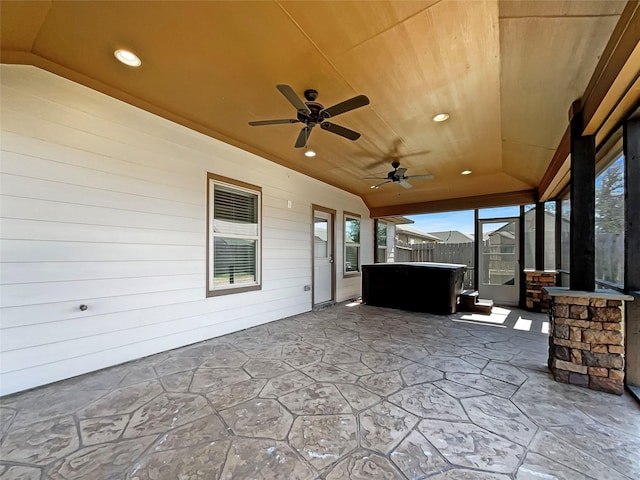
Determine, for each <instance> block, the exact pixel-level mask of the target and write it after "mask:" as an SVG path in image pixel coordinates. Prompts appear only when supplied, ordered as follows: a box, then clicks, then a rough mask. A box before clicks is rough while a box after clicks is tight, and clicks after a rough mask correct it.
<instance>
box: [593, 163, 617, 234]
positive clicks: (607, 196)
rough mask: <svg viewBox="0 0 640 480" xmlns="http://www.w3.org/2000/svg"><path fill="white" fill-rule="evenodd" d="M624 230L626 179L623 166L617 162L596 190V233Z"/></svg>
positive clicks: (609, 169)
mask: <svg viewBox="0 0 640 480" xmlns="http://www.w3.org/2000/svg"><path fill="white" fill-rule="evenodd" d="M623 230H624V179H623V172H622V164H621V163H620V162H615V163H614V164H613V165H611V166H610V167H609V168H608V169H607V170H606V172H605V174H604V176H603V177H602V181H601V182H600V185H599V186H598V187H597V188H596V232H597V233H622V232H623Z"/></svg>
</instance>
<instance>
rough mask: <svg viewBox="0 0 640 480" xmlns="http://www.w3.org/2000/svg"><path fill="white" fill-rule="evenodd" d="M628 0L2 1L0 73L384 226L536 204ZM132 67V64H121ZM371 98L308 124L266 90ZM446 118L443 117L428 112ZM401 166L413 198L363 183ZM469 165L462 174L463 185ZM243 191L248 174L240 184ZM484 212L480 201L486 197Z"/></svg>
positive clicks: (394, 188) (394, 187) (392, 187)
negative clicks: (124, 105)
mask: <svg viewBox="0 0 640 480" xmlns="http://www.w3.org/2000/svg"><path fill="white" fill-rule="evenodd" d="M625 4H626V2H624V1H510V0H509V1H506V0H505V1H497V0H475V1H448V0H441V1H438V0H423V1H348V2H347V1H306V2H302V1H295V2H292V1H226V2H225V1H215V2H181V1H162V2H137V1H123V2H118V1H97V2H93V1H77V2H68V1H45V2H28V1H20V2H10V1H3V2H2V4H1V9H2V10H1V22H2V23H1V26H2V33H1V37H0V41H1V44H2V61H3V62H6V63H28V64H34V65H36V66H39V67H41V68H45V69H47V70H50V71H52V72H54V73H57V74H59V75H62V76H65V77H67V78H70V79H72V80H74V81H77V82H80V83H83V84H85V85H88V86H90V87H92V88H95V89H97V90H100V91H103V92H104V93H107V94H109V95H112V96H114V97H116V98H120V99H122V100H124V101H127V102H129V103H131V104H134V105H137V106H139V107H141V108H145V109H147V110H149V111H151V112H153V113H156V114H159V115H162V116H164V117H166V118H169V119H171V120H173V121H176V122H179V123H182V124H184V125H186V126H188V127H190V128H193V129H195V130H198V131H200V132H203V133H205V134H207V135H210V136H212V137H215V138H219V139H221V140H223V141H226V142H228V143H231V144H234V145H236V146H238V147H240V148H243V149H245V150H247V151H250V152H253V153H256V154H258V155H260V156H262V157H264V158H266V159H268V160H270V161H273V162H276V163H279V164H281V165H284V166H286V167H289V168H292V169H294V170H297V171H299V172H302V173H304V174H307V175H309V176H312V177H315V178H317V179H319V180H322V181H324V182H327V183H329V184H332V185H335V186H337V187H339V188H342V189H344V190H347V191H350V192H352V193H355V194H357V195H359V196H361V197H362V198H363V200H364V201H365V203H366V204H367V205H368V206H369V208H371V209H373V210H378V211H382V210H384V211H385V212H386V213H387V214H393V213H398V214H405V213H420V212H418V211H417V210H418V209H423V210H424V211H427V210H429V209H430V205H432V206H433V209H435V208H437V205H446V202H447V201H450V200H453V199H460V198H467V199H468V200H469V201H468V202H467V206H468V207H474V206H477V205H475V204H474V203H478V201H479V200H478V199H479V198H485V196H487V195H490V196H492V197H493V198H495V200H494V203H500V202H503V203H509V202H511V201H513V202H518V201H526V200H527V199H528V200H533V199H534V197H535V195H536V189H537V187H538V186H539V184H540V182H541V180H542V178H543V176H544V174H545V171H546V170H547V168H548V166H549V164H550V162H551V159H552V157H553V155H554V152H555V150H556V148H557V147H558V144H559V142H560V140H561V138H562V136H563V134H564V132H565V129H566V127H567V122H568V120H567V111H568V108H569V106H570V105H571V103H572V102H573V101H574V100H575V99H577V98H579V97H580V96H581V95H582V94H583V93H584V91H585V88H586V87H587V84H588V82H589V80H590V78H591V76H592V74H593V72H594V69H595V68H596V65H597V62H598V59H599V57H600V55H601V54H602V52H603V50H604V48H605V46H606V44H607V41H608V40H609V38H610V36H611V34H612V32H613V30H614V27H615V26H616V23H617V22H618V19H619V18H620V14H621V12H622V11H623V9H624V7H625ZM117 48H127V49H130V50H132V51H134V52H135V53H137V54H138V55H139V56H140V57H141V59H142V62H143V63H142V66H141V67H140V68H137V69H134V68H130V67H126V66H124V65H122V64H120V63H118V62H117V61H116V59H115V58H114V56H113V52H114V50H115V49H117ZM276 84H288V85H290V86H291V87H292V88H293V89H294V91H295V92H296V93H297V94H298V95H299V96H300V97H302V96H303V92H304V90H305V89H309V88H313V89H316V90H318V92H319V96H318V102H320V103H322V104H323V105H325V106H330V105H333V104H336V103H339V102H341V101H343V100H346V99H348V98H351V97H353V96H355V95H359V94H364V95H367V97H368V98H369V99H370V104H369V105H367V106H365V107H362V108H359V109H357V110H353V111H350V112H347V113H344V114H343V115H341V116H339V117H337V118H336V119H335V121H334V120H333V119H332V122H335V123H337V124H339V125H342V126H344V127H348V128H349V129H352V130H355V131H357V132H360V133H361V134H362V136H361V138H359V139H358V140H356V141H351V140H347V139H345V138H343V137H341V136H338V135H334V134H332V133H330V132H328V131H325V130H322V129H320V128H315V129H313V131H312V134H311V136H310V138H309V142H308V145H309V147H312V148H313V149H315V150H316V151H317V152H318V155H317V156H316V157H314V158H307V157H305V156H304V155H303V152H304V150H303V149H300V148H294V143H295V141H296V138H297V136H298V133H299V131H300V128H301V124H299V123H298V124H281V125H270V126H260V127H252V126H249V124H248V122H249V121H254V120H264V119H273V118H276V119H278V118H295V114H296V112H295V109H294V107H293V106H292V105H291V104H290V103H289V102H288V101H287V99H286V98H285V97H284V96H283V95H282V94H281V93H280V92H279V91H278V90H276V88H275V86H276ZM442 112H446V113H448V114H449V115H450V118H449V119H448V120H447V121H445V122H442V123H436V122H434V121H433V120H432V117H433V116H434V115H436V114H438V113H442ZM393 159H397V160H399V161H400V163H401V166H402V167H404V168H407V172H406V174H407V175H425V174H432V175H433V176H434V177H435V178H434V179H432V180H415V181H411V183H412V185H413V188H411V189H404V188H402V187H401V186H400V185H398V184H386V185H383V186H382V187H381V188H379V189H371V188H370V187H371V185H373V184H376V183H378V182H377V181H376V180H369V179H364V178H363V177H385V176H386V174H387V172H389V171H390V170H391V165H390V163H391V161H392V160H393ZM463 170H471V171H472V172H473V173H472V174H470V175H461V172H462V171H463ZM240 180H241V179H240ZM480 203H482V202H480Z"/></svg>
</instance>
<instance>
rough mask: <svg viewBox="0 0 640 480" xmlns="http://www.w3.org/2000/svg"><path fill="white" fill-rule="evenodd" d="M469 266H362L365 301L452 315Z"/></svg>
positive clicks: (411, 264)
mask: <svg viewBox="0 0 640 480" xmlns="http://www.w3.org/2000/svg"><path fill="white" fill-rule="evenodd" d="M466 269H467V267H466V265H459V264H455V263H431V262H407V263H376V264H373V265H363V266H362V302H363V303H365V304H367V305H373V306H376V307H389V308H399V309H402V310H413V311H417V312H428V313H435V314H438V315H448V314H450V313H455V312H456V310H457V306H458V299H459V297H460V294H461V293H462V288H463V283H464V273H465V271H466Z"/></svg>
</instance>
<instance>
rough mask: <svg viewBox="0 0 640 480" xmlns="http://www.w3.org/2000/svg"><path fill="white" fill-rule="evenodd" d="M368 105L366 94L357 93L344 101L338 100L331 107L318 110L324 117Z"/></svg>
mask: <svg viewBox="0 0 640 480" xmlns="http://www.w3.org/2000/svg"><path fill="white" fill-rule="evenodd" d="M365 105H369V99H368V98H367V96H366V95H358V96H357V97H353V98H350V99H349V100H345V101H344V102H340V103H338V104H336V105H334V106H333V107H329V108H325V109H324V110H322V111H321V112H320V115H322V116H323V117H324V118H329V117H335V116H337V115H340V114H341V113H345V112H348V111H349V110H355V109H356V108H360V107H364V106H365Z"/></svg>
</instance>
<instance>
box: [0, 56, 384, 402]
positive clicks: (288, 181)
mask: <svg viewBox="0 0 640 480" xmlns="http://www.w3.org/2000/svg"><path fill="white" fill-rule="evenodd" d="M0 68H1V73H2V75H1V82H2V92H1V95H2V105H1V107H2V137H1V139H0V140H1V148H2V152H1V155H2V162H1V165H0V170H1V171H0V194H1V199H0V261H1V262H2V263H1V265H0V283H1V285H0V288H1V290H0V364H1V365H2V367H1V372H0V386H1V391H0V395H5V394H9V393H13V392H16V391H20V390H24V389H27V388H31V387H34V386H38V385H42V384H46V383H50V382H53V381H57V380H61V379H64V378H68V377H72V376H75V375H79V374H82V373H86V372H88V371H92V370H96V369H100V368H104V367H107V366H110V365H116V364H119V363H123V362H126V361H129V360H132V359H135V358H139V357H142V356H146V355H151V354H154V353H158V352H161V351H164V350H168V349H172V348H177V347H179V346H183V345H187V344H190V343H194V342H197V341H200V340H204V339H207V338H211V337H215V336H219V335H224V334H226V333H230V332H233V331H237V330H241V329H244V328H248V327H251V326H254V325H259V324H262V323H265V322H269V321H273V320H276V319H280V318H284V317H287V316H290V315H295V314H298V313H302V312H305V311H308V310H310V308H311V292H308V291H304V286H305V285H309V284H311V282H312V271H311V265H312V261H311V252H312V249H311V247H312V245H311V216H312V211H311V210H312V204H317V205H322V206H324V207H327V208H332V209H335V210H336V212H337V215H336V238H337V239H338V243H337V245H336V262H337V265H340V266H341V265H342V262H343V253H342V241H341V239H342V235H343V225H342V212H343V211H344V210H346V211H350V212H354V213H358V214H360V215H362V218H363V228H362V232H368V231H370V230H371V221H370V220H369V219H368V211H367V209H366V207H365V206H364V204H363V203H362V201H361V200H360V199H359V198H357V197H355V196H353V195H351V194H348V193H346V192H343V191H340V190H338V189H336V188H334V187H330V186H328V185H325V184H322V183H321V182H318V181H316V180H313V179H311V178H309V177H306V176H304V175H301V174H298V173H297V172H294V171H291V170H288V169H285V168H284V167H280V166H278V165H276V164H274V163H272V162H269V161H267V160H264V159H262V158H259V157H257V156H255V155H252V154H250V153H247V152H244V151H242V150H239V149H237V148H235V147H232V146H229V145H226V144H224V143H221V142H219V141H217V140H214V139H211V138H209V137H206V136H204V135H201V134H199V133H197V132H194V131H191V130H188V129H186V128H184V127H182V126H179V125H176V124H173V123H171V122H169V121H167V120H164V119H162V118H159V117H157V116H154V115H151V114H149V113H147V112H144V111H142V110H140V109H137V108H134V107H131V106H129V105H126V104H124V103H122V102H120V101H117V100H114V99H111V98H109V97H106V96H104V95H102V94H99V93H97V92H95V91H92V90H90V89H87V88H85V87H82V86H79V85H77V84H74V83H73V82H70V81H67V80H65V79H62V78H60V77H57V76H55V75H52V74H49V73H46V72H44V71H41V70H38V69H36V68H33V67H27V66H8V65H2V66H1V67H0ZM207 172H211V173H214V174H216V175H221V176H227V177H230V178H234V179H236V180H240V181H243V182H246V183H250V184H254V185H257V186H259V187H260V188H261V189H262V237H261V238H262V289H261V290H258V291H252V292H246V293H242V294H234V295H225V296H220V297H212V298H206V185H207V184H206V174H207ZM288 202H291V208H288ZM372 245H373V242H372V237H370V238H367V237H366V235H364V234H363V239H362V262H363V263H367V262H370V261H371V259H372V256H373V252H372V248H371V246H372ZM337 270H338V272H337V273H338V274H337V278H336V281H337V286H336V289H337V300H338V301H341V300H345V299H347V298H351V297H352V296H355V295H358V294H359V293H360V278H359V277H357V278H347V279H343V278H342V275H341V268H338V269H337ZM81 304H86V305H88V309H87V310H86V311H80V309H79V306H80V305H81Z"/></svg>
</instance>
